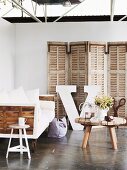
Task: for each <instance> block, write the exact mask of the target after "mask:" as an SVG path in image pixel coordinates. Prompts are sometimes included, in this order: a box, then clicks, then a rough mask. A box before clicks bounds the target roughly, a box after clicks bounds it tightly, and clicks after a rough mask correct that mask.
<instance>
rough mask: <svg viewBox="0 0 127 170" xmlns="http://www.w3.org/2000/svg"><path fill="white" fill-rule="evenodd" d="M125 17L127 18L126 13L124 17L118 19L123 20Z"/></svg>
mask: <svg viewBox="0 0 127 170" xmlns="http://www.w3.org/2000/svg"><path fill="white" fill-rule="evenodd" d="M125 18H127V15H125V16H124V17H122V18H121V19H120V20H119V21H122V20H124V19H125Z"/></svg>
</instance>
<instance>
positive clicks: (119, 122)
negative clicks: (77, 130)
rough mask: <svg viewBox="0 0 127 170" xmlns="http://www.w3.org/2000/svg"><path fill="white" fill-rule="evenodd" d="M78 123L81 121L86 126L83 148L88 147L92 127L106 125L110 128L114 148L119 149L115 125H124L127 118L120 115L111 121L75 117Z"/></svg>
mask: <svg viewBox="0 0 127 170" xmlns="http://www.w3.org/2000/svg"><path fill="white" fill-rule="evenodd" d="M75 122H76V123H80V124H82V125H83V126H85V127H86V129H85V133H84V137H83V141H82V148H86V146H87V142H88V140H89V137H90V133H91V129H92V127H93V126H106V127H107V128H108V129H109V132H110V138H111V143H112V147H113V149H117V137H116V132H115V127H116V126H119V125H123V124H125V123H126V119H124V118H120V117H114V119H113V120H112V121H110V122H108V121H105V120H103V121H95V122H94V121H92V122H91V121H90V119H86V118H76V119H75Z"/></svg>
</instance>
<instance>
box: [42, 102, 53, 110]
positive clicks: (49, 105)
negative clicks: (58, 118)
mask: <svg viewBox="0 0 127 170" xmlns="http://www.w3.org/2000/svg"><path fill="white" fill-rule="evenodd" d="M39 102H40V108H41V109H44V110H54V109H55V102H54V101H42V100H40V101H39Z"/></svg>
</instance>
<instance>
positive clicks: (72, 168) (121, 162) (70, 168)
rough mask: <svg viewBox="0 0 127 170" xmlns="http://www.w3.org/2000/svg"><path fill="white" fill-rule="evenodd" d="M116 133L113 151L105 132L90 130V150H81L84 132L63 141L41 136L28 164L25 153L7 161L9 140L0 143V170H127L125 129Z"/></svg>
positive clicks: (11, 155) (75, 133)
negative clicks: (116, 144) (115, 148)
mask: <svg viewBox="0 0 127 170" xmlns="http://www.w3.org/2000/svg"><path fill="white" fill-rule="evenodd" d="M116 133H117V138H118V150H116V151H114V150H113V149H112V146H111V143H110V137H109V132H108V130H107V128H101V129H93V130H92V133H91V136H90V140H89V146H88V147H87V149H83V150H82V148H81V143H82V138H83V131H71V130H69V131H68V133H67V136H66V137H64V138H62V139H53V138H47V135H42V136H41V137H40V138H39V140H38V143H37V149H36V152H35V153H31V156H32V159H31V160H28V159H27V154H26V153H24V154H23V156H20V154H19V153H10V154H9V158H8V159H6V158H5V156H6V149H7V145H8V140H7V139H0V170H6V169H10V170H27V169H30V170H127V129H126V128H119V129H116ZM14 142H17V141H14ZM29 144H30V145H31V141H29Z"/></svg>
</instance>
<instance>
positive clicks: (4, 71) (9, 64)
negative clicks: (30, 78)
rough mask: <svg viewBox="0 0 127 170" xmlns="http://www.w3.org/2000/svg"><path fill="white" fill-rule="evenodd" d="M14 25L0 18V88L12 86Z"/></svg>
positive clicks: (11, 87)
mask: <svg viewBox="0 0 127 170" xmlns="http://www.w3.org/2000/svg"><path fill="white" fill-rule="evenodd" d="M14 55H15V25H14V24H11V23H9V22H7V21H5V20H3V19H2V18H0V89H3V88H4V89H8V90H10V89H13V88H14V69H15V66H14V64H15V63H14V62H15V60H14V59H15V58H14Z"/></svg>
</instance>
